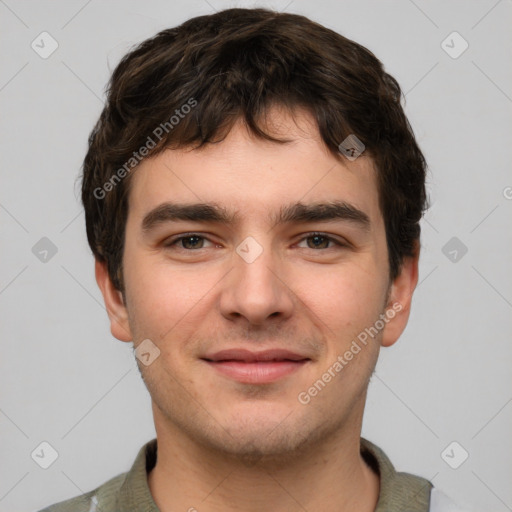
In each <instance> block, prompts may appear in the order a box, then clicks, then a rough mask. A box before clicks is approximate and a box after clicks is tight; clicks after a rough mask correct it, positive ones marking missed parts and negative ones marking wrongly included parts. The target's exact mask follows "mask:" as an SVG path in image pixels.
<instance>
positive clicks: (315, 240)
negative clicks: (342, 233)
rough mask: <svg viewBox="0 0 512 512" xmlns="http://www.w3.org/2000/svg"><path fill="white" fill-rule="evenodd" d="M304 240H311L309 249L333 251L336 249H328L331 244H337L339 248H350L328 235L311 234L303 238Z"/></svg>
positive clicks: (308, 244)
mask: <svg viewBox="0 0 512 512" xmlns="http://www.w3.org/2000/svg"><path fill="white" fill-rule="evenodd" d="M302 240H311V243H309V242H306V243H307V247H306V248H307V249H333V248H334V247H332V246H330V247H327V245H329V244H335V245H337V246H338V247H348V244H345V243H342V242H340V241H339V240H337V239H335V238H333V237H332V236H329V235H326V234H325V233H309V234H308V235H307V236H305V237H303V238H302V239H301V241H302Z"/></svg>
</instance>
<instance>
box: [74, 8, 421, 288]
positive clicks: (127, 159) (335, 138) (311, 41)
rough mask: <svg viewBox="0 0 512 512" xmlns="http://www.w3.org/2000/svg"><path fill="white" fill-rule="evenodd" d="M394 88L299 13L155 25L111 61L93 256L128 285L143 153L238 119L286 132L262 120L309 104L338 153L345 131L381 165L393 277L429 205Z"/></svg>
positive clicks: (347, 43) (198, 139) (91, 191)
mask: <svg viewBox="0 0 512 512" xmlns="http://www.w3.org/2000/svg"><path fill="white" fill-rule="evenodd" d="M401 97H402V94H401V90H400V87H399V85H398V83H397V82H396V80H395V79H394V78H393V77H392V76H390V75H389V74H387V73H386V72H385V71H384V68H383V65H382V64H381V62H380V61H379V60H378V59H377V58H376V57H375V56H374V55H373V53H371V52H370V51H369V50H367V49H366V48H364V47H363V46H361V45H359V44H357V43H355V42H353V41H351V40H349V39H347V38H345V37H343V36H341V35H340V34H338V33H336V32H334V31H332V30H330V29H328V28H326V27H324V26H322V25H320V24H318V23H315V22H313V21H311V20H310V19H308V18H306V17H304V16H300V15H296V14H287V13H280V12H274V11H272V10H268V9H238V8H236V9H226V10H223V11H220V12H217V13H215V14H212V15H206V16H199V17H196V18H192V19H190V20H188V21H186V22H185V23H183V24H182V25H180V26H178V27H175V28H170V29H167V30H163V31H161V32H159V33H158V34H157V35H155V36H154V37H152V38H150V39H147V40H146V41H143V42H142V43H141V44H139V45H138V46H137V47H135V48H134V49H133V50H132V51H131V52H130V53H128V54H127V55H126V56H125V57H124V58H123V59H122V60H121V62H120V63H119V65H118V66H117V67H116V69H115V70H114V72H113V74H112V77H111V79H110V82H109V86H108V90H107V101H106V105H105V108H104V109H103V111H102V113H101V115H100V118H99V120H98V122H97V124H96V125H95V127H94V129H93V130H92V133H91V134H90V137H89V149H88V152H87V155H86V157H85V159H84V164H83V181H82V202H83V204H84V208H85V218H86V228H87V238H88V241H89V245H90V247H91V249H92V251H93V254H94V256H95V258H97V259H98V260H100V261H106V262H107V266H108V272H109V275H110V277H111V279H112V281H113V283H114V285H115V286H116V288H117V289H119V290H121V291H124V286H123V280H122V256H123V247H124V235H125V226H126V219H127V213H128V191H129V184H130V181H131V180H130V179H129V177H130V175H131V174H130V170H131V169H132V168H134V167H135V166H136V164H137V163H138V161H139V158H140V154H139V153H144V154H145V156H154V155H156V154H158V153H159V152H161V151H163V150H164V149H166V148H169V147H171V148H180V147H188V146H192V147H200V146H202V145H204V144H207V143H210V142H213V141H216V140H217V141H218V140H222V138H224V137H225V136H226V135H227V134H228V133H229V130H230V129H231V128H232V126H233V124H234V123H235V121H237V120H239V119H243V120H245V122H246V124H247V126H248V127H249V129H250V130H251V131H252V132H253V133H254V134H255V135H256V136H258V137H262V138H264V139H267V140H272V141H275V142H278V143H279V142H285V141H283V140H280V139H276V138H274V137H272V136H271V135H269V134H268V133H266V132H265V131H264V130H263V129H262V127H261V125H260V124H259V121H260V120H261V119H262V115H263V114H264V113H265V112H267V111H268V109H269V108H270V107H271V106H272V105H280V106H284V107H286V108H288V109H289V110H290V111H293V110H294V109H295V108H297V107H301V108H305V109H307V110H308V111H309V112H311V114H312V115H313V117H314V119H315V120H316V123H317V125H318V129H319V132H320V135H321V137H322V139H323V141H324V142H325V144H326V145H327V147H328V148H329V150H330V151H331V153H332V154H333V155H335V156H336V157H337V158H344V157H342V156H341V154H340V151H339V144H340V143H341V142H342V141H343V140H344V139H345V138H346V137H347V136H349V135H351V134H353V135H355V136H356V137H357V138H358V139H359V140H360V141H362V142H363V144H364V145H365V147H366V149H365V151H366V153H365V154H368V155H369V156H371V157H372V159H373V161H374V163H375V166H376V169H377V186H378V192H379V205H380V209H381V211H382V214H383V218H384V223H385V228H386V238H387V245H388V252H389V274H390V279H394V278H395V277H396V276H397V275H398V274H399V272H400V268H401V264H402V262H403V259H404V258H405V257H408V256H413V255H415V254H416V251H417V250H418V247H419V237H420V225H419V221H420V219H421V217H422V215H423V212H424V211H425V210H426V208H427V198H426V192H425V174H426V162H425V159H424V157H423V154H422V152H421V151H420V149H419V147H418V145H417V143H416V140H415V138H414V134H413V131H412V128H411V126H410V124H409V122H408V120H407V118H406V116H405V114H404V111H403V109H402V106H401V103H400V100H401ZM185 105H188V106H189V107H191V108H188V107H187V109H185V107H184V106H185ZM173 117H174V118H175V120H178V121H177V122H175V121H173ZM178 118H179V119H178ZM158 127H159V128H158ZM164 132H165V133H164ZM157 134H158V136H157ZM155 139H158V140H155ZM150 140H151V141H152V143H150V142H149V141H150ZM144 147H145V148H146V150H145V151H144V150H143V149H142V148H144Z"/></svg>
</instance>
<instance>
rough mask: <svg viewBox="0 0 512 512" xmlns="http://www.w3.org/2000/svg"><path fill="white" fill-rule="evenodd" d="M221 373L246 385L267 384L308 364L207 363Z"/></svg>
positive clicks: (279, 362)
mask: <svg viewBox="0 0 512 512" xmlns="http://www.w3.org/2000/svg"><path fill="white" fill-rule="evenodd" d="M207 363H208V364H209V365H210V366H212V367H213V368H215V369H216V370H217V371H218V372H219V373H222V374H223V375H226V376H227V377H231V378H232V379H235V380H237V381H239V382H243V383H246V384H266V383H269V382H274V381H276V380H279V379H280V378H282V377H286V376H287V375H290V374H292V373H293V372H296V371H297V370H299V369H300V368H302V366H303V365H304V364H305V363H307V360H303V361H267V362H265V361H258V362H254V363H242V362H240V361H219V362H213V361H207Z"/></svg>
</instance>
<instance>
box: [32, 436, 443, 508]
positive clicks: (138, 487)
mask: <svg viewBox="0 0 512 512" xmlns="http://www.w3.org/2000/svg"><path fill="white" fill-rule="evenodd" d="M156 454H157V440H156V439H153V440H151V441H149V442H148V443H146V444H145V445H144V446H143V447H142V448H141V449H140V450H139V453H138V455H137V457H136V459H135V462H134V463H133V466H132V467H131V469H130V471H128V472H126V473H122V474H120V475H118V476H116V477H114V478H112V479H110V480H108V481H107V482H105V483H104V484H102V485H100V486H99V487H97V488H96V489H94V490H92V491H90V492H88V493H86V494H83V495H82V496H77V497H76V498H72V499H70V500H67V501H63V502H61V503H57V504H55V505H52V506H50V507H48V508H45V509H44V510H41V511H40V512H159V510H158V508H157V506H156V504H155V502H154V501H153V497H152V496H151V492H150V490H149V486H148V479H147V476H148V472H149V471H151V469H153V467H154V466H155V464H156ZM361 454H362V456H363V458H364V460H365V461H366V463H367V464H368V465H369V466H370V467H371V468H372V470H373V471H375V472H376V473H377V474H378V475H379V476H380V495H379V501H378V503H377V508H376V509H375V512H429V511H430V496H431V490H432V487H433V486H432V484H431V483H430V482H429V481H428V480H426V479H424V478H421V477H419V476H415V475H411V474H409V473H399V472H397V471H395V468H394V467H393V465H392V464H391V461H390V460H389V459H388V457H387V456H386V454H385V453H384V452H383V451H382V450H381V449H380V448H379V447H378V446H376V445H374V444H373V443H371V442H370V441H367V440H366V439H364V438H361ZM443 510H444V509H443Z"/></svg>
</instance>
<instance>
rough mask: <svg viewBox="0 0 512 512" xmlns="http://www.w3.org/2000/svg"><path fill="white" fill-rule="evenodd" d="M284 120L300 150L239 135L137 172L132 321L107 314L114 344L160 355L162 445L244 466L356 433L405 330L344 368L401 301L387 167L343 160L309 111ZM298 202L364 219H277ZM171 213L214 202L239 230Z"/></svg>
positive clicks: (132, 212)
mask: <svg viewBox="0 0 512 512" xmlns="http://www.w3.org/2000/svg"><path fill="white" fill-rule="evenodd" d="M272 119H273V121H274V124H273V125H272V126H274V129H275V130H276V131H275V134H277V135H279V136H283V135H284V136H285V137H286V138H290V139H293V142H292V143H289V144H277V143H272V142H267V141H263V140H259V139H256V138H254V137H253V136H250V135H249V134H248V132H247V130H246V129H245V128H244V127H243V126H242V125H240V124H237V125H236V126H235V128H233V130H232V131H231V132H230V134H229V135H228V137H227V138H226V139H225V140H224V141H222V142H220V143H217V144H210V145H207V146H206V147H205V148H203V149H201V150H172V151H171V150H167V151H165V152H164V153H162V154H160V155H158V156H157V157H154V158H152V159H148V160H146V161H144V162H142V163H141V164H140V166H139V168H138V169H137V171H136V172H135V174H134V175H133V176H132V179H133V181H132V183H131V191H130V197H129V214H128V219H127V224H126V239H125V247H124V256H123V276H124V282H125V293H126V309H124V306H122V305H119V304H118V305H117V306H116V305H112V304H110V306H109V311H110V312H111V314H117V317H118V321H119V322H120V323H116V322H113V324H112V331H113V333H114V335H116V336H117V337H118V338H119V339H122V340H124V341H129V340H133V342H134V346H135V347H137V346H138V345H139V344H140V343H141V342H142V341H143V340H146V339H150V340H151V342H152V343H153V344H154V345H156V346H157V347H158V349H159V350H160V355H159V356H158V357H157V358H156V359H155V360H154V361H153V362H152V363H151V364H150V365H148V366H145V365H144V364H141V363H140V362H139V367H140V371H141V373H142V376H143V378H144V381H145V383H146V385H147V387H148V390H149V392H150V394H151V397H152V400H153V411H154V415H155V424H156V428H157V433H159V431H160V432H162V431H163V430H164V429H167V431H175V432H176V431H179V432H181V433H184V434H185V435H187V436H189V437H190V438H192V439H195V440H196V441H199V442H200V443H201V444H203V445H206V446H209V447H210V448H214V449H217V450H221V451H223V452H229V453H231V454H237V455H248V456H249V455H256V454H261V455H264V454H269V455H278V454H284V453H292V452H294V451H297V449H298V448H299V447H300V446H307V445H308V442H306V441H309V442H310V443H311V442H313V441H314V440H319V439H323V438H325V436H327V435H329V434H332V433H334V432H340V428H341V427H343V428H348V429H350V428H351V426H352V427H353V426H355V425H358V422H360V421H361V418H362V414H363V409H364V401H365V396H366V389H367V386H368V381H369V378H370V376H371V373H372V372H373V369H374V367H375V363H376V361H377V357H378V353H379V347H380V344H381V342H382V340H383V338H382V336H383V334H384V336H385V333H386V331H387V332H388V333H389V336H390V337H391V338H393V339H392V340H391V339H390V341H389V343H388V344H391V342H393V341H395V339H396V338H397V337H398V335H397V333H398V332H401V330H403V328H404V327H405V323H406V319H405V320H404V319H403V318H401V317H400V315H397V317H396V318H394V319H393V320H389V322H386V325H385V327H384V329H381V330H379V333H378V334H377V335H376V336H375V337H373V338H372V337H371V336H367V339H368V341H367V344H366V345H364V344H362V343H361V342H358V345H359V346H360V348H361V350H360V351H359V352H357V353H354V355H353V358H351V360H347V359H346V358H344V361H345V363H346V364H344V365H342V366H343V368H342V369H341V370H340V369H339V366H336V365H335V366H336V369H337V370H333V365H334V363H335V362H336V361H339V359H338V356H342V357H343V355H344V354H345V353H346V352H347V351H349V349H350V348H351V346H352V347H353V346H354V345H353V344H352V342H353V341H354V340H357V336H358V335H359V334H360V333H361V332H365V329H367V328H370V327H372V326H375V324H376V321H377V320H378V319H379V315H381V314H382V313H384V312H385V308H386V306H388V308H390V307H391V302H392V300H394V299H393V297H395V298H396V297H397V296H398V295H397V293H393V290H394V288H393V286H394V285H393V286H391V288H389V285H390V282H389V273H388V252H387V246H386V235H385V229H384V222H383V218H382V214H381V212H380V209H379V205H378V194H377V187H376V179H375V174H374V173H375V171H374V169H373V167H372V163H371V160H370V158H369V157H367V156H365V155H364V154H363V156H360V157H359V158H358V159H357V160H355V161H353V162H350V161H349V160H346V159H344V160H342V161H339V160H337V159H335V158H334V157H333V156H332V155H331V154H330V153H329V152H328V150H327V148H326V147H325V146H324V144H323V143H322V142H321V139H320V135H319V133H318V131H317V129H316V126H315V125H314V123H313V121H312V118H310V117H309V116H308V115H307V114H306V113H304V112H300V111H299V112H298V115H297V123H298V124H299V127H297V126H296V125H295V124H294V122H293V120H292V119H291V117H290V116H289V114H287V113H285V112H284V111H281V110H273V111H272ZM299 202H300V203H301V204H303V205H305V206H309V205H317V204H319V203H328V204H332V203H334V202H338V204H339V203H341V202H343V203H345V206H347V207H348V208H352V209H353V210H355V209H357V210H359V211H360V212H362V213H363V214H364V215H359V218H356V217H355V216H354V215H353V216H352V217H353V218H352V219H351V218H347V216H346V215H341V216H340V217H335V218H331V219H323V220H322V219H320V220H315V219H314V218H313V219H312V218H311V216H310V217H307V218H306V217H304V216H303V217H302V218H298V217H297V215H289V216H288V217H289V218H287V219H286V218H285V219H279V215H280V213H282V212H284V209H285V208H287V207H290V206H292V205H294V204H296V203H299ZM167 203H173V204H175V205H176V204H177V205H192V204H197V203H201V204H208V205H214V206H216V207H217V208H220V209H221V210H223V211H224V212H225V213H226V214H227V215H228V216H230V215H234V214H236V219H232V222H230V223H229V224H226V223H224V222H221V221H219V220H208V218H204V217H205V216H204V215H202V218H203V220H197V217H196V220H173V219H172V218H171V216H170V215H169V211H166V210H165V208H162V205H165V204H167ZM157 208H159V212H160V213H159V214H158V215H157V214H155V213H154V211H155V209H157ZM345 211H347V208H346V209H345ZM151 212H153V214H151V215H150V213H151ZM203 213H204V210H203ZM292 213H295V214H296V213H297V210H295V211H292ZM299 213H300V212H299ZM364 216H366V217H367V221H368V222H364V221H363V219H362V217H364ZM314 233H317V235H316V236H315V235H314ZM191 234H192V236H191ZM186 235H188V238H184V239H182V240H181V241H180V240H176V239H177V238H178V237H183V236H186ZM248 237H249V239H248ZM338 244H339V245H338ZM388 291H390V292H391V295H390V297H391V299H390V301H389V302H386V297H387V292H388ZM406 295H407V294H406ZM400 297H405V296H404V295H403V294H402V295H401V296H400ZM405 300H407V297H405ZM116 308H117V311H116ZM112 312H114V313H112ZM402 316H403V315H402ZM380 318H382V317H380ZM120 325H121V326H122V325H124V329H125V331H123V330H122V328H121V327H120ZM379 325H380V324H379ZM397 325H398V327H397ZM393 329H394V330H393ZM366 332H368V331H366ZM146 343H147V342H146ZM269 350H274V351H277V352H267V353H266V354H265V353H264V352H265V351H269ZM224 351H229V352H224ZM284 351H286V352H284ZM353 352H355V351H353ZM289 359H291V360H292V361H290V360H289ZM340 364H341V363H340ZM329 369H331V372H330V375H331V378H330V379H328V378H327V377H324V378H323V382H324V386H321V385H318V384H317V393H314V392H312V393H308V390H309V389H310V388H311V387H312V386H314V384H315V382H318V380H319V379H320V380H322V376H323V375H324V374H325V373H326V372H327V371H328V370H329ZM326 380H327V382H326ZM318 388H319V390H318ZM304 392H306V394H305V393H304ZM301 393H302V395H301ZM306 395H307V396H309V398H310V400H307V396H306ZM299 397H302V400H299ZM305 402H308V403H305Z"/></svg>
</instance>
